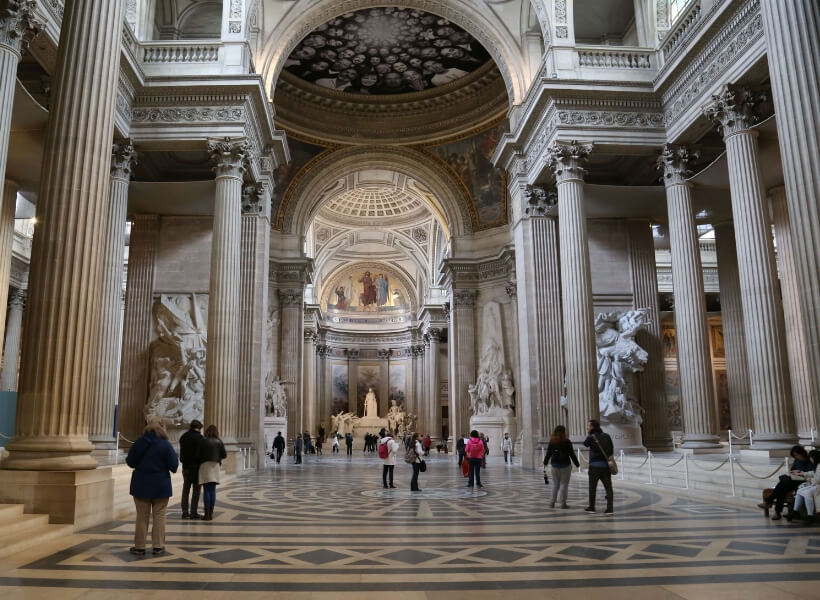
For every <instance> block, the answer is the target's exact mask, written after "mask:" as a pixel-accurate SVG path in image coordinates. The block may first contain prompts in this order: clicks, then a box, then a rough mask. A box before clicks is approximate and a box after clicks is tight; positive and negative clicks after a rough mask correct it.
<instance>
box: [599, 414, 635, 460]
mask: <svg viewBox="0 0 820 600" xmlns="http://www.w3.org/2000/svg"><path fill="white" fill-rule="evenodd" d="M601 429H603V430H604V433H608V434H609V437H611V438H612V444H613V445H614V448H615V453H616V454H618V453H619V452H620V451H621V450H623V451H624V452H626V453H627V454H628V453H635V454H642V453H644V452H646V448H644V445H643V434H642V433H641V426H640V425H636V424H634V423H605V422H603V421H601Z"/></svg>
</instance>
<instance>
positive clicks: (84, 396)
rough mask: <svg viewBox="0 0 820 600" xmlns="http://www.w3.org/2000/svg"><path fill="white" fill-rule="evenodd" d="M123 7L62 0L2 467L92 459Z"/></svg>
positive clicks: (65, 466)
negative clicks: (13, 419)
mask: <svg viewBox="0 0 820 600" xmlns="http://www.w3.org/2000/svg"><path fill="white" fill-rule="evenodd" d="M124 5H125V3H124V2H110V0H86V1H84V2H81V1H69V2H67V3H66V7H65V15H64V17H63V21H62V27H61V32H60V45H59V47H60V52H59V53H58V58H57V67H56V69H55V81H54V99H53V102H52V104H51V107H50V111H49V124H48V135H47V137H46V144H45V149H44V152H43V169H42V178H41V181H40V194H39V198H38V202H37V220H38V222H39V223H38V231H37V234H36V235H35V236H34V243H33V247H32V253H31V276H30V283H29V301H28V306H27V309H28V310H26V322H25V327H24V328H25V331H26V343H25V344H24V345H23V361H22V365H21V372H20V392H19V394H18V396H19V399H18V404H17V407H18V409H17V423H16V427H15V439H14V440H13V441H12V442H11V443H10V444H9V445H8V450H9V452H10V453H11V455H10V456H9V457H8V458H7V459H6V460H4V461H3V463H2V468H4V469H37V470H75V469H93V468H94V467H96V466H97V461H95V460H94V459H93V458H92V457H91V455H90V453H91V450H93V445H92V444H91V442H90V441H89V440H88V423H89V418H88V415H89V403H90V397H91V389H92V382H93V373H94V365H93V360H92V359H93V357H94V352H93V346H94V343H95V341H96V340H97V336H98V331H99V326H100V300H101V298H100V284H101V279H100V277H101V273H102V264H103V252H104V251H105V244H104V240H105V233H106V231H105V219H104V215H105V214H106V206H107V204H108V201H109V177H110V171H109V169H110V162H111V138H112V136H113V131H114V110H115V106H116V88H117V79H118V74H119V67H120V37H121V35H122V21H123V8H124Z"/></svg>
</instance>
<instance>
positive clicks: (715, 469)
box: [690, 458, 729, 473]
mask: <svg viewBox="0 0 820 600" xmlns="http://www.w3.org/2000/svg"><path fill="white" fill-rule="evenodd" d="M690 462H691V463H692V464H693V465H695V466H696V467H697V468H698V469H700V470H701V471H705V472H706V473H711V472H712V471H717V470H718V469H719V468H721V467H722V466H723V465H725V464H726V463H727V462H729V459H728V458H727V459H726V460H724V461H723V462H722V463H720V464H719V465H718V466H716V467H715V468H714V469H707V468H706V467H701V466H700V465H699V464H698V463H697V462H695V461H694V460H692V461H690Z"/></svg>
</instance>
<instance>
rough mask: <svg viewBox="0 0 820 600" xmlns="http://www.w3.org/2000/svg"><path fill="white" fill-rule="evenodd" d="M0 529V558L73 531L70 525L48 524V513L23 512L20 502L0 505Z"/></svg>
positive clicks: (71, 533)
mask: <svg viewBox="0 0 820 600" xmlns="http://www.w3.org/2000/svg"><path fill="white" fill-rule="evenodd" d="M0 530H2V532H3V543H2V545H0V558H5V557H8V556H12V555H14V554H17V553H18V552H21V551H23V550H26V549H27V548H32V547H34V546H37V545H40V544H44V543H45V542H49V541H51V540H55V539H59V538H61V537H67V536H70V535H73V533H74V528H73V526H72V525H51V524H49V522H48V515H27V514H24V513H23V505H22V504H11V505H10V504H4V505H0Z"/></svg>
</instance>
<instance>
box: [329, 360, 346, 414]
mask: <svg viewBox="0 0 820 600" xmlns="http://www.w3.org/2000/svg"><path fill="white" fill-rule="evenodd" d="M330 377H331V381H332V385H331V400H330V402H331V408H330V412H331V414H333V415H338V414H339V413H341V412H347V407H348V380H347V364H340V365H332V366H331V373H330Z"/></svg>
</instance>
